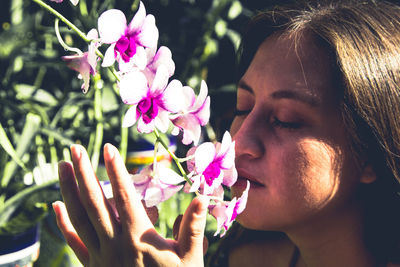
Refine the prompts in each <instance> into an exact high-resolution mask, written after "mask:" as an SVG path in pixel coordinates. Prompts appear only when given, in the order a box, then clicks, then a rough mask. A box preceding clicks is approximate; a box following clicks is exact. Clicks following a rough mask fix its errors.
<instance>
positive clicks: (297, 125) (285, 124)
mask: <svg viewBox="0 0 400 267" xmlns="http://www.w3.org/2000/svg"><path fill="white" fill-rule="evenodd" d="M272 125H273V126H275V127H279V128H282V129H289V130H295V129H299V128H301V126H302V124H301V123H299V122H286V121H281V120H279V119H278V118H277V117H274V118H273V121H272Z"/></svg>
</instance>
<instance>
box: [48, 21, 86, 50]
mask: <svg viewBox="0 0 400 267" xmlns="http://www.w3.org/2000/svg"><path fill="white" fill-rule="evenodd" d="M59 21H60V20H59V19H58V18H56V19H55V20H54V29H55V31H56V36H57V40H58V42H59V43H60V45H61V46H62V47H64V49H65V50H68V51H71V52H75V53H77V54H78V55H80V56H81V55H83V52H82V51H81V50H80V49H78V48H76V47H70V46H68V45H67V44H66V43H65V42H64V40H63V39H62V37H61V34H60V29H59V26H58V23H59Z"/></svg>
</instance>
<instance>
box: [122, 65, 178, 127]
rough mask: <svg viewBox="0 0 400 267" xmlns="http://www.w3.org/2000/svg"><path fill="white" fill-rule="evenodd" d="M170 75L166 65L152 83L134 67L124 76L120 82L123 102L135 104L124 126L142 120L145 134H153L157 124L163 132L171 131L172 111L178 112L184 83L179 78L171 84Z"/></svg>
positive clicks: (127, 113) (141, 125) (158, 70)
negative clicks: (169, 129)
mask: <svg viewBox="0 0 400 267" xmlns="http://www.w3.org/2000/svg"><path fill="white" fill-rule="evenodd" d="M168 78H169V77H168V70H167V69H166V67H165V66H163V65H161V66H160V67H158V69H157V72H156V75H155V77H154V81H153V83H152V84H151V86H150V85H149V84H148V81H147V79H146V76H145V75H144V74H143V73H142V72H140V71H135V70H133V71H131V72H128V73H126V74H125V75H123V76H122V78H121V81H120V83H119V87H120V95H121V98H122V101H123V102H124V103H125V104H128V105H132V107H130V108H129V109H128V111H127V112H126V114H125V118H124V121H123V123H122V126H123V127H130V126H132V125H134V124H135V123H136V122H138V125H137V129H138V131H139V132H141V133H150V132H152V131H154V128H155V127H157V128H158V129H159V130H160V131H161V132H166V131H167V129H168V126H169V123H170V120H169V117H168V116H169V114H170V113H171V112H172V113H175V112H177V111H178V110H179V109H180V108H181V107H180V105H179V103H181V102H182V101H181V100H180V98H181V97H182V96H181V95H180V92H181V88H182V84H181V83H180V82H179V81H178V80H172V81H171V82H170V83H169V84H168Z"/></svg>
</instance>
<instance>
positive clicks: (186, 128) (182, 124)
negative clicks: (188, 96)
mask: <svg viewBox="0 0 400 267" xmlns="http://www.w3.org/2000/svg"><path fill="white" fill-rule="evenodd" d="M173 123H174V125H176V126H178V127H179V128H181V129H182V130H183V139H182V143H183V144H185V145H189V144H190V143H192V142H193V143H194V145H197V144H198V142H199V139H200V136H201V128H200V125H199V123H198V121H197V119H196V117H195V116H193V115H192V114H187V115H184V116H179V117H178V118H177V119H175V120H173Z"/></svg>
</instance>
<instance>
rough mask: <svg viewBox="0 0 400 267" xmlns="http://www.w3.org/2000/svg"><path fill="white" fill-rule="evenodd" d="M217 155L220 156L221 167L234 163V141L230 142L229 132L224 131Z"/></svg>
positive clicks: (230, 165)
mask: <svg viewBox="0 0 400 267" xmlns="http://www.w3.org/2000/svg"><path fill="white" fill-rule="evenodd" d="M217 157H222V161H221V167H222V168H225V169H229V168H231V167H232V166H233V165H234V164H235V142H234V141H233V142H232V138H231V135H230V134H229V132H225V134H224V136H223V138H222V143H221V147H220V150H219V151H218V154H217Z"/></svg>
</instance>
